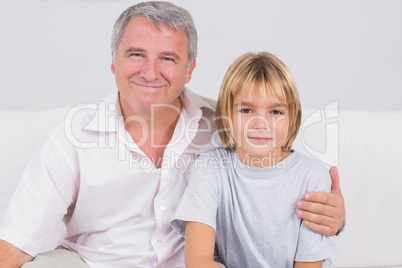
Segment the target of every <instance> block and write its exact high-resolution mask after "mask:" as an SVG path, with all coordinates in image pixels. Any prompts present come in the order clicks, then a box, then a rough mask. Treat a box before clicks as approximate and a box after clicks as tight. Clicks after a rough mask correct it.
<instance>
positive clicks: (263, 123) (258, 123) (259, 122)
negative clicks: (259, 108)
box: [250, 115, 270, 129]
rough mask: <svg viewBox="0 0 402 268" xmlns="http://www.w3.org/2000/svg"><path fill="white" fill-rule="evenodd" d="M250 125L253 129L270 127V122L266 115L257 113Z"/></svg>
mask: <svg viewBox="0 0 402 268" xmlns="http://www.w3.org/2000/svg"><path fill="white" fill-rule="evenodd" d="M250 127H251V128H253V129H269V127H270V123H269V121H268V119H267V118H265V117H264V116H260V115H257V116H255V117H253V118H252V119H251V122H250Z"/></svg>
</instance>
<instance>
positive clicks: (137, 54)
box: [130, 53, 142, 57]
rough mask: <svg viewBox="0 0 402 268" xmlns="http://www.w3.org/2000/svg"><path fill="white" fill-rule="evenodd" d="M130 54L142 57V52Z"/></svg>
mask: <svg viewBox="0 0 402 268" xmlns="http://www.w3.org/2000/svg"><path fill="white" fill-rule="evenodd" d="M130 56H133V57H142V54H140V53H132V54H131V55H130Z"/></svg>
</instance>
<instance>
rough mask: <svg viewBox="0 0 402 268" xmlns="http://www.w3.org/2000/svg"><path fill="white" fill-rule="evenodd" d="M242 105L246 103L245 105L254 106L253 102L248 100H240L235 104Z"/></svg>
mask: <svg viewBox="0 0 402 268" xmlns="http://www.w3.org/2000/svg"><path fill="white" fill-rule="evenodd" d="M241 105H244V106H253V103H252V102H248V101H239V102H238V103H235V105H234V106H241Z"/></svg>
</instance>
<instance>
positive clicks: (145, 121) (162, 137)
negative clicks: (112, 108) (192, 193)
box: [122, 97, 183, 167]
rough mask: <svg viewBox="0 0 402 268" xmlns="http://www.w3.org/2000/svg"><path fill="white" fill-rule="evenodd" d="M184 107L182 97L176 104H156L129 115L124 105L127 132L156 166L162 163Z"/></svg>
mask: <svg viewBox="0 0 402 268" xmlns="http://www.w3.org/2000/svg"><path fill="white" fill-rule="evenodd" d="M182 107H183V103H182V101H181V99H180V97H179V98H178V99H177V101H176V103H175V105H172V104H164V105H155V106H154V107H153V109H152V110H149V111H135V112H134V111H131V113H130V115H129V116H128V113H127V112H126V113H125V111H124V109H123V107H122V113H123V116H124V121H125V128H126V130H127V132H128V133H129V134H130V135H131V137H132V138H133V140H134V141H135V143H136V144H137V145H138V147H140V148H141V150H142V151H143V152H144V153H145V154H146V155H147V156H148V158H149V159H150V160H151V161H152V162H153V163H154V164H155V166H156V167H160V165H161V162H162V158H163V153H164V151H165V148H166V146H167V144H168V143H169V141H170V140H171V138H172V136H173V132H174V130H175V127H176V124H177V121H178V119H179V117H180V113H181V109H182Z"/></svg>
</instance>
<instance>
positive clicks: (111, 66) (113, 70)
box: [110, 51, 115, 74]
mask: <svg viewBox="0 0 402 268" xmlns="http://www.w3.org/2000/svg"><path fill="white" fill-rule="evenodd" d="M110 70H111V71H112V73H113V74H115V67H114V61H113V51H112V64H111V65H110Z"/></svg>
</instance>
